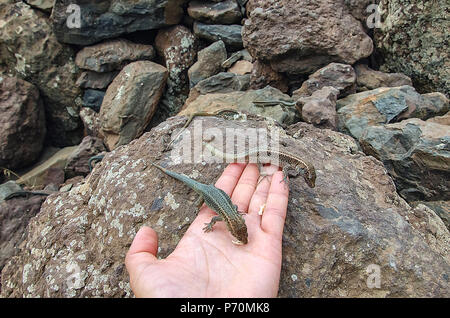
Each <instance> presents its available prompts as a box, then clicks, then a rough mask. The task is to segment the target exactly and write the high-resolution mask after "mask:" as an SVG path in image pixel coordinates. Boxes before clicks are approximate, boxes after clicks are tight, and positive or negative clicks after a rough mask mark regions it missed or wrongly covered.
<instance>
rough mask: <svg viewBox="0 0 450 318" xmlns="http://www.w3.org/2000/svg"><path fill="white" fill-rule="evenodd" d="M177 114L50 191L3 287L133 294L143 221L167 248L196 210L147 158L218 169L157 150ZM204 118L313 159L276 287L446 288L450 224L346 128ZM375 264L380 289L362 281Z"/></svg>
mask: <svg viewBox="0 0 450 318" xmlns="http://www.w3.org/2000/svg"><path fill="white" fill-rule="evenodd" d="M183 122H184V119H182V118H173V119H170V120H168V121H167V122H165V123H163V124H161V125H160V126H158V127H156V128H154V129H153V130H152V131H151V132H150V133H147V134H145V135H143V136H142V137H141V138H139V139H138V140H136V141H135V142H133V143H130V144H128V145H126V146H124V147H120V148H118V149H116V150H115V151H114V152H112V153H109V154H108V155H106V157H105V158H104V159H103V161H102V163H101V164H100V165H98V166H97V168H96V169H95V170H94V172H93V174H92V175H91V176H90V177H88V178H87V179H85V181H84V184H83V185H80V186H75V187H73V188H72V189H71V190H70V191H69V192H67V193H60V194H58V195H52V196H51V197H49V198H48V199H47V200H46V202H45V203H44V204H43V206H42V209H41V212H40V213H39V215H38V216H37V217H35V218H33V219H32V220H31V222H30V224H29V226H28V230H27V234H26V237H25V241H24V243H23V244H22V246H21V247H22V248H21V252H20V253H19V254H17V255H16V256H14V257H13V258H12V259H11V260H9V261H8V263H7V264H6V266H5V267H4V269H3V271H2V282H3V283H2V286H3V288H2V294H1V296H2V297H37V296H42V297H43V296H46V297H131V296H133V294H132V291H131V290H130V286H129V280H128V279H129V277H128V273H127V271H126V270H125V268H124V259H125V254H126V253H127V251H128V249H129V246H130V244H131V242H132V240H133V238H134V236H135V234H136V232H137V231H138V230H139V228H141V226H142V225H144V224H145V225H147V226H151V227H152V228H153V229H154V230H155V231H156V232H157V233H158V239H159V249H158V257H161V258H164V257H167V256H168V255H169V254H170V253H171V252H172V251H173V250H174V248H175V247H176V245H177V244H178V242H179V240H180V238H181V237H182V236H183V234H184V233H185V231H186V229H187V228H188V226H189V224H190V223H191V222H192V220H193V219H194V218H195V217H196V214H197V210H198V209H197V207H196V206H195V204H194V201H195V200H196V198H197V196H196V195H194V193H193V191H190V190H187V188H186V186H185V185H183V184H181V183H180V182H178V181H176V180H174V179H172V178H170V177H168V176H166V175H164V174H163V173H161V172H160V171H159V170H157V169H156V168H151V167H150V162H152V161H155V160H156V161H157V162H159V163H160V164H162V165H166V164H168V165H169V167H170V169H171V170H173V171H176V172H179V173H184V174H186V175H192V174H193V172H195V175H196V176H197V177H195V178H196V179H197V180H199V181H201V182H203V183H211V182H214V180H216V179H217V177H218V176H219V175H220V174H221V173H222V171H223V170H222V169H223V168H224V167H225V165H222V166H221V167H220V168H218V164H217V163H215V164H213V165H210V164H206V165H204V164H201V163H197V164H192V163H182V164H175V163H173V162H172V161H171V156H170V154H169V153H163V152H162V151H163V149H164V148H165V146H166V144H165V142H164V140H167V138H168V137H169V136H170V134H171V132H172V131H173V129H174V128H175V127H179V126H180V125H182V124H183ZM202 124H203V128H204V129H207V130H209V129H215V130H217V129H221V130H222V129H223V131H225V129H227V128H228V129H230V128H234V129H242V130H245V129H248V128H249V127H254V128H261V129H269V127H270V129H271V130H276V131H278V132H279V133H280V141H281V143H282V144H283V145H284V146H283V147H284V148H283V149H289V151H290V152H293V153H295V154H297V155H300V156H302V157H303V158H304V159H305V160H309V161H311V162H314V165H315V167H316V171H317V182H316V187H315V188H313V189H311V188H308V186H307V185H306V184H305V182H304V181H303V179H302V178H293V179H291V180H290V183H289V187H290V200H289V207H288V213H287V219H286V224H285V228H284V234H283V255H282V256H283V260H282V263H283V267H282V272H281V279H280V289H279V293H278V296H279V297H449V295H450V292H449V290H448V281H447V279H446V275H447V273H448V271H449V264H450V259H449V253H448V244H449V232H448V230H447V229H446V228H445V226H444V224H443V223H442V221H440V220H439V218H437V217H436V216H435V215H433V212H432V211H431V210H430V209H426V208H424V207H422V206H421V207H420V208H419V209H413V208H411V207H410V206H409V205H408V204H406V202H405V201H404V200H402V199H401V198H400V197H399V196H398V195H397V193H396V189H395V186H394V184H393V182H392V180H391V178H390V176H389V175H388V174H387V173H386V170H385V169H384V167H383V166H382V164H381V163H380V162H379V161H377V160H375V159H374V158H373V157H370V156H364V155H363V154H361V153H358V155H355V154H353V153H351V152H350V151H349V148H350V149H357V144H356V142H355V141H354V140H353V139H352V138H351V137H349V136H345V135H342V134H340V133H337V132H333V131H329V130H322V129H316V128H314V127H312V126H311V125H307V124H304V123H300V124H296V125H292V126H290V127H289V130H288V131H284V130H282V129H281V128H280V127H277V126H276V125H269V126H268V125H267V124H266V123H265V122H264V121H254V120H247V121H230V120H224V119H220V118H212V117H206V118H204V119H203V121H202ZM192 129H193V128H192ZM190 131H191V135H192V133H193V131H192V130H190ZM137 176H138V177H137ZM187 191H188V192H187ZM119 194H120V195H119ZM298 211H301V213H298ZM218 230H221V229H218ZM42 233H45V235H42ZM432 233H435V234H436V235H432ZM204 235H214V233H205V234H204ZM230 241H231V236H230ZM229 244H232V243H231V242H229ZM374 268H375V269H378V270H379V272H380V273H381V285H380V287H379V288H377V287H376V286H371V285H370V284H369V283H370V282H372V280H370V278H371V277H370V276H369V275H370V274H371V273H373V269H374Z"/></svg>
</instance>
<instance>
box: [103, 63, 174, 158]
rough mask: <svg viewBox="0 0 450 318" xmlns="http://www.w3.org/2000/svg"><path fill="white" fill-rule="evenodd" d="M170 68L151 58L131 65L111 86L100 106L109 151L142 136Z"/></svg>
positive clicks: (105, 140) (104, 139)
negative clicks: (154, 61) (152, 60)
mask: <svg viewBox="0 0 450 318" xmlns="http://www.w3.org/2000/svg"><path fill="white" fill-rule="evenodd" d="M167 76H168V72H167V69H166V68H165V67H163V66H161V65H159V64H156V63H153V62H150V61H139V62H134V63H131V64H128V65H127V66H126V67H124V68H123V69H122V71H121V72H120V73H119V75H117V77H116V78H115V79H114V81H113V82H112V83H111V85H109V87H108V90H107V91H106V95H105V98H104V99H103V103H102V107H101V109H100V123H101V128H100V134H101V135H102V136H103V141H104V143H105V145H106V146H107V148H108V149H109V150H112V149H114V148H116V147H118V146H120V145H125V144H127V143H129V142H131V141H132V140H133V139H135V138H137V137H139V136H140V135H141V134H142V132H143V131H144V129H145V127H146V126H147V125H148V123H149V122H150V120H151V119H152V116H153V114H154V113H155V111H156V107H157V106H158V103H159V100H160V98H161V95H162V94H163V91H164V87H165V85H166V80H167Z"/></svg>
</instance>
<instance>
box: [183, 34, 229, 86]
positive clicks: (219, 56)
mask: <svg viewBox="0 0 450 318" xmlns="http://www.w3.org/2000/svg"><path fill="white" fill-rule="evenodd" d="M197 56H198V57H197V62H195V64H194V65H192V66H191V68H190V69H189V71H188V75H189V82H190V86H191V87H194V86H195V85H196V84H197V83H198V82H200V81H201V80H204V79H205V78H208V77H211V76H213V75H216V74H217V73H219V72H220V71H221V70H222V63H223V62H224V61H225V60H226V59H227V50H226V48H225V43H224V42H223V41H217V42H214V43H213V44H211V45H210V46H208V47H206V48H204V49H203V50H201V51H199V52H198V55H197Z"/></svg>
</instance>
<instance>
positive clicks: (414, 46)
mask: <svg viewBox="0 0 450 318" xmlns="http://www.w3.org/2000/svg"><path fill="white" fill-rule="evenodd" d="M449 11H450V2H449V1H447V0H436V1H417V0H415V1H411V0H381V1H380V12H381V18H382V21H384V22H383V23H382V24H381V28H378V29H375V43H376V46H377V49H378V52H379V53H380V54H381V55H382V57H383V60H384V61H383V64H382V66H381V70H382V71H386V72H400V73H403V74H405V75H407V76H409V77H411V79H412V80H413V83H414V87H416V88H417V89H418V91H419V92H422V93H425V92H434V91H439V92H442V93H444V94H447V96H449V95H450V67H449V60H450V51H449V50H448V43H449V40H450V33H449V32H448V30H449V29H450V20H449V19H448V13H449Z"/></svg>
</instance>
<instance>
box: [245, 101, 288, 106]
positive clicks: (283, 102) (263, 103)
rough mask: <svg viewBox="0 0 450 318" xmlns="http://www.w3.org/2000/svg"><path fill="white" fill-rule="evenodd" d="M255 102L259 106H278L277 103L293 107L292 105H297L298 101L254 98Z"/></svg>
mask: <svg viewBox="0 0 450 318" xmlns="http://www.w3.org/2000/svg"><path fill="white" fill-rule="evenodd" d="M253 104H255V105H256V106H258V107H263V106H277V105H282V106H286V107H292V106H295V104H296V103H295V102H287V101H284V100H254V101H253Z"/></svg>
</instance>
